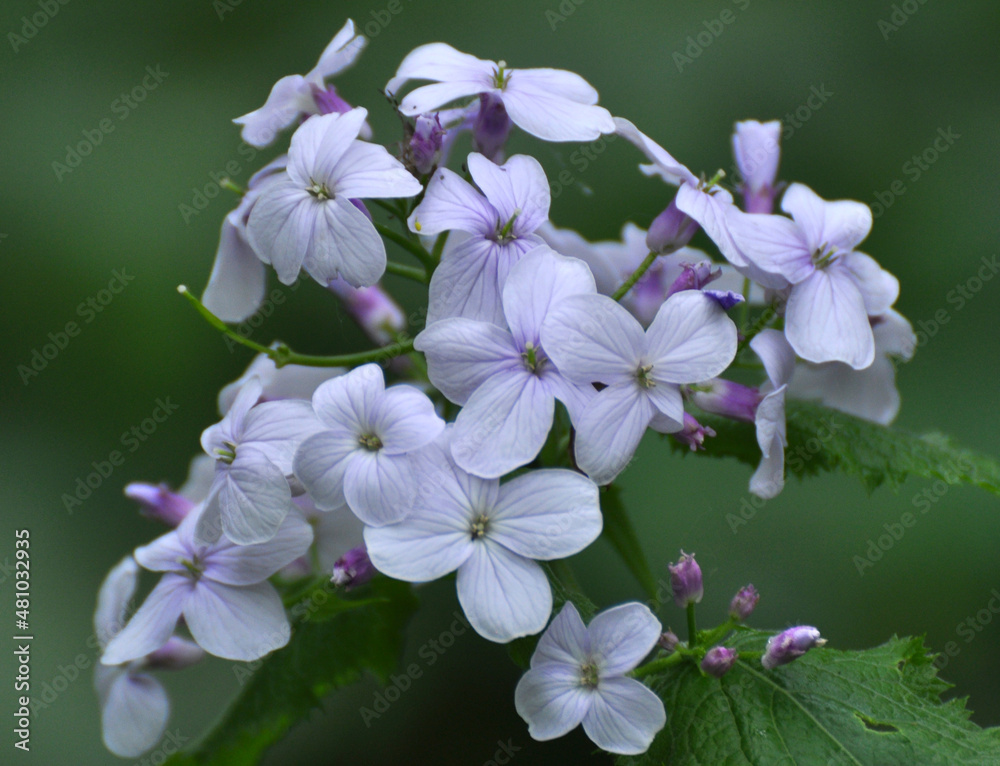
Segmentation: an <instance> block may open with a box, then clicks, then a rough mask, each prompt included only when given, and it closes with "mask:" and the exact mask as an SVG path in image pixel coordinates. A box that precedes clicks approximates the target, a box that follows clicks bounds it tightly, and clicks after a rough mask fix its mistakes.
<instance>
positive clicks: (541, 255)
mask: <svg viewBox="0 0 1000 766" xmlns="http://www.w3.org/2000/svg"><path fill="white" fill-rule="evenodd" d="M490 164H492V163H490ZM596 292H597V286H596V284H595V283H594V275H593V274H592V273H591V271H590V268H589V267H588V266H587V264H585V263H584V262H583V261H581V260H578V259H576V258H567V257H566V256H564V255H560V254H559V253H557V252H555V251H554V250H552V249H551V248H550V247H549V246H548V245H542V246H540V247H536V248H534V249H533V250H531V251H529V252H528V253H526V254H525V255H524V257H523V258H522V259H521V260H520V261H518V262H517V263H516V264H514V266H512V267H511V270H510V274H509V275H508V277H507V282H506V283H505V284H504V288H503V294H502V300H503V308H504V315H505V316H506V318H507V325H508V326H509V327H510V330H511V333H512V335H513V336H514V339H515V340H516V341H517V343H518V345H519V346H520V347H521V348H524V346H525V344H527V343H534V344H535V345H536V346H538V345H539V343H540V342H541V337H540V335H541V327H542V322H543V321H544V320H545V317H546V315H547V314H548V313H549V310H550V309H551V308H552V307H553V306H556V305H558V304H559V303H560V302H561V301H562V300H563V299H565V298H567V297H569V296H570V295H584V294H595V293H596Z"/></svg>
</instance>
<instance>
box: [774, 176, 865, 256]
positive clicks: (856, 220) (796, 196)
mask: <svg viewBox="0 0 1000 766" xmlns="http://www.w3.org/2000/svg"><path fill="white" fill-rule="evenodd" d="M781 209H782V210H784V211H785V212H786V213H788V214H790V215H791V216H792V218H794V219H795V222H796V223H797V224H798V225H799V226H801V227H802V229H803V231H804V232H805V235H806V242H807V243H808V245H809V248H810V249H811V250H817V249H819V248H820V247H821V246H823V245H826V246H828V247H833V248H836V249H838V250H848V251H850V250H853V249H854V248H855V246H856V245H857V244H858V243H860V242H861V241H862V240H863V239H864V238H865V237H867V236H868V232H869V231H871V228H872V211H871V209H870V208H869V207H868V206H867V205H865V204H864V203H861V202H855V201H853V200H836V201H833V202H828V201H827V200H824V199H822V198H821V197H820V196H819V195H818V194H816V192H814V191H813V190H812V189H810V188H809V187H808V186H806V185H804V184H798V183H796V184H792V185H791V186H789V187H788V189H787V191H785V194H784V196H783V197H782V198H781Z"/></svg>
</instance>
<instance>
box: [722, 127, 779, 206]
mask: <svg viewBox="0 0 1000 766" xmlns="http://www.w3.org/2000/svg"><path fill="white" fill-rule="evenodd" d="M780 139H781V122H780V121H779V120H771V121H770V122H763V123H762V122H758V121H757V120H744V121H743V122H737V123H736V128H735V130H734V131H733V156H734V157H735V159H736V167H738V168H739V171H740V175H742V176H743V186H744V189H745V191H744V194H747V193H749V194H750V195H759V194H761V193H762V192H766V191H768V190H773V188H774V184H775V181H776V180H777V178H778V162H779V161H780V160H781V147H780V145H779V143H778V142H779V140H780ZM772 193H773V191H772ZM767 212H770V211H767Z"/></svg>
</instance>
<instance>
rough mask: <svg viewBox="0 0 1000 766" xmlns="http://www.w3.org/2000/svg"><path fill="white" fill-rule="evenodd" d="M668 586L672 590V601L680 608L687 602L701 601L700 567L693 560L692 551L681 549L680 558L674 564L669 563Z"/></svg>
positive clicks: (684, 606) (702, 591) (683, 607)
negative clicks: (686, 551) (687, 551)
mask: <svg viewBox="0 0 1000 766" xmlns="http://www.w3.org/2000/svg"><path fill="white" fill-rule="evenodd" d="M668 569H669V570H670V587H671V589H672V590H673V592H674V603H675V604H677V606H679V607H680V608H681V609H686V608H687V606H688V604H697V603H698V602H699V601H701V597H702V594H703V593H704V589H703V587H702V582H701V567H699V566H698V562H696V561H695V560H694V554H693V553H685V552H684V551H681V558H680V561H678V562H677V563H676V564H671V565H670V566H669V567H668Z"/></svg>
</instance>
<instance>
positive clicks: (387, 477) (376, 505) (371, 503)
mask: <svg viewBox="0 0 1000 766" xmlns="http://www.w3.org/2000/svg"><path fill="white" fill-rule="evenodd" d="M344 497H345V498H346V500H347V505H348V507H350V509H351V510H352V511H354V514H355V515H356V516H357V517H358V518H359V519H361V520H362V521H363V522H364V523H365V524H368V525H370V526H373V527H381V526H384V525H385V524H395V523H396V522H397V521H401V520H402V519H404V518H405V517H406V515H407V514H409V512H410V511H411V510H412V509H413V502H414V497H413V473H412V471H411V469H410V460H409V457H408V456H406V455H387V454H385V453H384V452H383V451H382V450H376V451H374V452H369V451H368V450H360V451H358V452H356V453H355V455H354V457H353V459H352V460H351V462H350V464H349V465H348V466H347V470H346V472H345V474H344Z"/></svg>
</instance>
